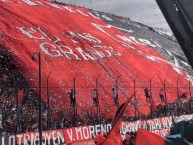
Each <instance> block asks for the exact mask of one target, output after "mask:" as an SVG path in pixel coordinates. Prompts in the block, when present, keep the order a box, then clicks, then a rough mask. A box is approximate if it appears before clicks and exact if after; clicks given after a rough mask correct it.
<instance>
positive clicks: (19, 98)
mask: <svg viewBox="0 0 193 145" xmlns="http://www.w3.org/2000/svg"><path fill="white" fill-rule="evenodd" d="M17 95H18V104H19V105H21V104H22V102H23V90H18V94H17Z"/></svg>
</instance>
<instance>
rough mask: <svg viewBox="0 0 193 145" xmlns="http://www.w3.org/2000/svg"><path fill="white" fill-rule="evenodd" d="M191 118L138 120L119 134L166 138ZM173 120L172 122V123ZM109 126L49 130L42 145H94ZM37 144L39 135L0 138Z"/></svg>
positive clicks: (6, 144)
mask: <svg viewBox="0 0 193 145" xmlns="http://www.w3.org/2000/svg"><path fill="white" fill-rule="evenodd" d="M192 118H193V115H182V116H175V117H171V116H170V117H162V118H155V119H150V120H138V121H135V122H122V123H121V128H120V134H121V136H122V139H123V140H124V139H125V134H126V133H131V132H137V131H138V130H139V129H143V130H147V131H149V132H151V133H153V134H157V135H158V136H162V137H166V136H168V135H169V134H170V128H171V127H172V126H173V125H174V122H175V123H178V122H180V121H188V120H191V119H192ZM173 120H174V122H173ZM111 129H112V125H111V124H103V125H101V124H97V125H87V126H79V127H72V128H65V129H60V130H49V131H44V132H43V133H42V136H43V137H42V138H43V144H44V145H55V144H60V145H62V144H70V143H71V144H73V145H76V144H79V145H81V144H88V145H89V144H94V140H93V139H94V137H95V136H96V135H97V134H101V133H104V132H107V133H108V132H110V131H111ZM38 142H39V133H38V132H30V133H23V134H16V135H11V136H3V137H1V138H0V144H1V145H15V144H17V145H36V144H38Z"/></svg>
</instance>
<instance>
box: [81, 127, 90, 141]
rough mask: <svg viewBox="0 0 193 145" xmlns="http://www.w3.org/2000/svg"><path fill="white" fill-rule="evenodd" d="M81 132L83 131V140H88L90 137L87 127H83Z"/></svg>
mask: <svg viewBox="0 0 193 145" xmlns="http://www.w3.org/2000/svg"><path fill="white" fill-rule="evenodd" d="M82 130H83V136H84V138H85V139H89V138H90V136H89V130H88V127H83V128H82Z"/></svg>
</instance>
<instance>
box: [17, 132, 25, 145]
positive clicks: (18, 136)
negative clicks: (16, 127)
mask: <svg viewBox="0 0 193 145" xmlns="http://www.w3.org/2000/svg"><path fill="white" fill-rule="evenodd" d="M22 137H23V135H22V134H17V136H16V138H17V143H18V145H20V144H21V139H22Z"/></svg>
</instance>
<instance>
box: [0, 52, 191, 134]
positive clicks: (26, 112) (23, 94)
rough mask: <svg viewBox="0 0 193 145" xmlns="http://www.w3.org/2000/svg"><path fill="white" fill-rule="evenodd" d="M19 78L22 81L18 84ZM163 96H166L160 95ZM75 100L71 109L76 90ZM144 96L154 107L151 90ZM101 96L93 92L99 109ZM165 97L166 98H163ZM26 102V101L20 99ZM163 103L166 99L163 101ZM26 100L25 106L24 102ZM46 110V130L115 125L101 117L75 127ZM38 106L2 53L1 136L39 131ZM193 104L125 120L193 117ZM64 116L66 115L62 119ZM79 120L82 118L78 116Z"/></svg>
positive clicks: (170, 106)
mask: <svg viewBox="0 0 193 145" xmlns="http://www.w3.org/2000/svg"><path fill="white" fill-rule="evenodd" d="M16 78H19V79H17V80H16ZM112 91H113V92H112V95H114V96H113V98H114V103H115V105H117V104H118V93H117V90H116V88H113V89H112ZM160 94H162V93H160ZM69 96H70V99H71V107H74V106H75V103H76V100H75V94H74V92H73V89H72V90H71V91H70V92H69ZM144 96H146V97H147V102H149V103H151V96H150V94H149V92H148V88H145V90H144ZM97 97H98V92H97V90H96V89H94V90H93V105H94V106H96V107H97V105H98V102H97V101H98V100H97ZM161 97H163V96H161ZM17 98H22V99H19V100H18V99H17ZM162 99H163V98H162ZM20 100H22V102H21V101H20ZM42 105H43V110H42V114H43V115H42V123H43V124H42V125H43V130H50V129H52V130H54V129H61V128H68V127H72V126H74V125H88V124H89V125H92V124H99V123H101V122H102V123H112V120H113V119H109V120H104V117H103V116H102V115H101V116H100V118H99V117H97V116H93V114H87V115H86V117H85V120H79V119H77V122H76V124H75V122H74V120H73V119H70V118H66V117H65V112H60V116H61V117H60V118H58V119H57V118H53V117H52V115H50V114H49V111H50V110H49V108H48V107H47V105H46V104H43V103H42ZM38 106H39V100H38V97H37V94H36V93H35V91H34V89H33V88H30V86H28V85H27V82H25V79H24V77H23V76H22V74H20V73H19V71H18V70H17V69H16V67H15V65H14V64H13V63H12V62H11V61H10V60H9V58H8V57H7V56H6V54H4V53H2V52H0V136H4V135H10V134H17V133H24V132H31V131H33V132H37V131H38ZM191 106H192V100H189V101H188V102H183V101H179V100H178V101H176V102H174V103H172V104H167V107H166V106H165V105H160V106H157V109H156V110H154V111H153V112H152V113H151V114H150V115H149V116H140V115H138V116H132V117H124V118H123V120H125V121H135V120H137V119H140V118H143V119H149V118H156V117H160V116H168V115H182V114H190V113H193V112H192V111H193V109H191ZM61 114H62V115H61ZM77 118H78V116H77Z"/></svg>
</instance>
